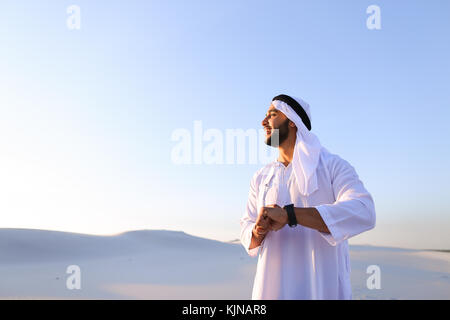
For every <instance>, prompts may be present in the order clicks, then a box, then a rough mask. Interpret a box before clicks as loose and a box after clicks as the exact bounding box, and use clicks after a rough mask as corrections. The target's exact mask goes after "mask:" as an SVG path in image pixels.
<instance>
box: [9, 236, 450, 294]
mask: <svg viewBox="0 0 450 320" xmlns="http://www.w3.org/2000/svg"><path fill="white" fill-rule="evenodd" d="M350 250H351V251H350V254H351V267H352V288H353V297H354V299H449V298H450V253H446V252H433V251H420V250H407V249H398V248H382V247H371V246H351V247H350ZM0 259H1V260H0V274H1V277H0V298H1V299H250V298H251V290H252V285H253V277H254V273H255V268H256V259H255V258H250V257H249V256H248V255H247V254H246V252H245V250H244V249H243V247H242V246H241V245H240V244H237V243H232V242H229V243H226V242H220V241H214V240H210V239H204V238H199V237H194V236H191V235H188V234H186V233H184V232H176V231H167V230H140V231H130V232H125V233H121V234H118V235H114V236H94V235H85V234H76V233H67V232H57V231H47V230H32V229H0ZM69 265H77V266H79V267H80V270H81V289H79V290H77V289H73V290H69V289H68V288H67V286H66V281H67V279H68V278H69V277H70V274H68V273H66V270H67V267H68V266H69ZM369 265H377V266H379V267H380V270H381V289H374V290H369V289H368V288H367V285H366V281H367V278H368V277H369V276H370V275H369V274H367V273H366V270H367V267H368V266H369Z"/></svg>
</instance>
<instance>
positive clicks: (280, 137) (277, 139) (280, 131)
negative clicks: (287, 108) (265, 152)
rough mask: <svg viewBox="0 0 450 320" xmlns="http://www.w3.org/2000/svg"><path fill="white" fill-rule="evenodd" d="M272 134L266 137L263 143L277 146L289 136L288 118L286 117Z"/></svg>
mask: <svg viewBox="0 0 450 320" xmlns="http://www.w3.org/2000/svg"><path fill="white" fill-rule="evenodd" d="M273 129H275V130H274V131H273V132H272V134H271V135H270V136H269V137H267V138H266V141H265V143H266V144H267V145H269V146H271V147H274V148H278V147H279V146H280V144H282V143H283V142H284V141H285V140H286V139H287V137H288V136H289V119H286V121H284V122H283V123H282V124H280V126H279V127H278V128H273Z"/></svg>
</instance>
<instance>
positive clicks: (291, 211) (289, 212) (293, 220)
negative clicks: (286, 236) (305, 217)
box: [283, 204, 297, 228]
mask: <svg viewBox="0 0 450 320" xmlns="http://www.w3.org/2000/svg"><path fill="white" fill-rule="evenodd" d="M283 209H284V210H286V212H287V215H288V224H289V227H291V228H293V227H295V226H297V218H296V217H295V212H294V205H293V204H288V205H287V206H284V207H283Z"/></svg>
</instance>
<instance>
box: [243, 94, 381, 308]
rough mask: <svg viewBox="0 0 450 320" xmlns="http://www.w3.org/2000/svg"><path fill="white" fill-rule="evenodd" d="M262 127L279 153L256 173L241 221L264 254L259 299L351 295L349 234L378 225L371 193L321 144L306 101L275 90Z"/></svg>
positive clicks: (252, 247) (247, 240)
mask: <svg viewBox="0 0 450 320" xmlns="http://www.w3.org/2000/svg"><path fill="white" fill-rule="evenodd" d="M262 125H263V127H264V128H265V130H266V144H268V145H270V146H272V147H277V148H278V150H279V157H278V160H277V161H274V162H272V163H270V164H268V165H266V166H265V167H263V168H261V169H260V170H258V171H257V172H256V173H255V174H254V176H253V178H252V180H251V184H250V192H249V198H248V202H247V207H246V211H245V213H244V215H243V217H242V218H241V220H240V224H241V243H242V244H243V246H244V247H245V249H246V250H247V252H248V254H249V255H250V256H252V257H255V256H257V255H258V254H259V257H258V265H257V269H256V275H255V279H254V285H253V293H252V299H351V298H352V291H351V285H350V260H349V251H348V242H347V239H348V238H350V237H352V236H355V235H357V234H360V233H361V232H364V231H367V230H370V229H372V228H374V226H375V220H376V218H375V207H374V203H373V199H372V197H371V195H370V194H369V193H368V192H367V190H366V189H365V188H364V186H363V183H362V182H361V181H360V180H359V178H358V175H357V174H356V172H355V170H354V168H353V167H352V166H351V165H350V164H349V163H348V162H347V161H345V160H343V159H341V158H340V157H339V156H337V155H334V154H331V153H330V152H328V151H327V150H326V149H325V148H323V147H322V146H321V145H320V142H319V140H318V138H317V137H316V136H315V135H314V134H313V133H312V132H311V114H310V110H309V105H308V104H307V103H306V102H305V101H303V100H302V99H299V98H295V99H294V98H293V97H290V96H288V95H279V96H276V97H275V98H273V100H272V103H271V105H270V107H269V110H268V112H267V114H266V117H265V118H264V120H263V121H262Z"/></svg>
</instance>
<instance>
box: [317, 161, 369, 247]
mask: <svg viewBox="0 0 450 320" xmlns="http://www.w3.org/2000/svg"><path fill="white" fill-rule="evenodd" d="M330 175H331V182H332V187H333V191H334V194H335V199H336V201H335V202H334V203H333V204H322V205H319V206H316V207H315V208H316V209H317V210H318V211H319V213H320V215H321V217H322V219H323V221H324V222H325V224H326V225H327V227H328V230H329V231H330V233H331V234H326V233H323V232H319V231H318V232H319V233H320V234H321V235H322V236H323V237H324V238H325V239H326V240H327V241H328V243H329V244H330V245H332V246H336V245H337V244H339V243H340V242H342V241H344V240H346V239H348V238H350V237H353V236H355V235H357V234H360V233H362V232H364V231H367V230H370V229H372V228H374V227H375V221H376V215H375V205H374V202H373V199H372V196H371V195H370V194H369V192H368V191H367V190H366V189H365V188H364V185H363V183H362V182H361V180H359V177H358V175H357V173H356V171H355V169H354V168H353V167H352V166H351V165H350V164H349V163H348V162H347V161H345V160H343V159H341V158H339V157H336V161H333V163H332V165H331V166H330Z"/></svg>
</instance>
